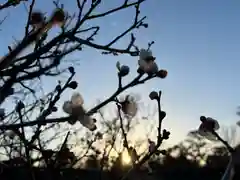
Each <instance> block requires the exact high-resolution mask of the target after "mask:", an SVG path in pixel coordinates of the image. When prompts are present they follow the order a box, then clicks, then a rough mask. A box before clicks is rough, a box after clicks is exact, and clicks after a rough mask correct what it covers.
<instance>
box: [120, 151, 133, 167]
mask: <svg viewBox="0 0 240 180" xmlns="http://www.w3.org/2000/svg"><path fill="white" fill-rule="evenodd" d="M121 159H122V164H123V165H130V164H131V162H132V160H131V157H130V156H129V154H128V152H127V150H124V151H123V152H122V156H121Z"/></svg>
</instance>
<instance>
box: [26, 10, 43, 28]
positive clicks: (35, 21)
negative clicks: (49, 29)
mask: <svg viewBox="0 0 240 180" xmlns="http://www.w3.org/2000/svg"><path fill="white" fill-rule="evenodd" d="M43 23H44V17H43V14H42V12H33V13H32V14H31V17H30V22H29V24H31V25H33V26H40V25H41V24H43Z"/></svg>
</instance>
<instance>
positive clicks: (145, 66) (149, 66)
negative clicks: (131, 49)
mask: <svg viewBox="0 0 240 180" xmlns="http://www.w3.org/2000/svg"><path fill="white" fill-rule="evenodd" d="M138 65H139V67H140V68H141V69H142V70H143V71H144V72H145V73H157V72H158V66H157V64H156V62H155V57H153V56H152V51H150V50H145V49H141V50H140V53H139V60H138Z"/></svg>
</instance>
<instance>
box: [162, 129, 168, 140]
mask: <svg viewBox="0 0 240 180" xmlns="http://www.w3.org/2000/svg"><path fill="white" fill-rule="evenodd" d="M169 136H170V132H169V131H167V130H166V129H164V130H163V133H162V138H163V139H169Z"/></svg>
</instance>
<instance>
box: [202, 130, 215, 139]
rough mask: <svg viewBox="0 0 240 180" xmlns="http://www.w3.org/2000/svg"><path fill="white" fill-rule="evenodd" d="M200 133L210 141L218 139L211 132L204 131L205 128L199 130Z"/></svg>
mask: <svg viewBox="0 0 240 180" xmlns="http://www.w3.org/2000/svg"><path fill="white" fill-rule="evenodd" d="M198 132H199V135H201V136H203V137H204V138H206V139H207V140H209V141H217V138H216V136H214V135H213V134H212V133H211V132H208V131H204V130H199V131H198Z"/></svg>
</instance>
